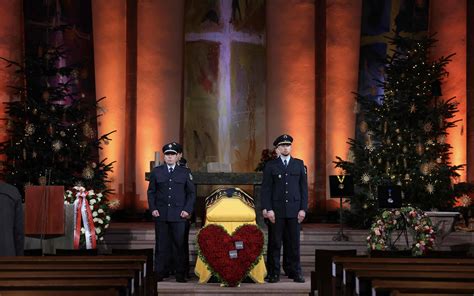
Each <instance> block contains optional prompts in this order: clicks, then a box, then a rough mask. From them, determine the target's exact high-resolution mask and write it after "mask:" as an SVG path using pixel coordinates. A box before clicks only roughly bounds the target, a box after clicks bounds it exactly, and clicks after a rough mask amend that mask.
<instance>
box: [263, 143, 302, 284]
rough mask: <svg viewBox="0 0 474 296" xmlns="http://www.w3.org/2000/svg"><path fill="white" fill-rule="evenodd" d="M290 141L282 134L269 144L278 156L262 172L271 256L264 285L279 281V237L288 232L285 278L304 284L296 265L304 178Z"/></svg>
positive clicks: (298, 251)
mask: <svg viewBox="0 0 474 296" xmlns="http://www.w3.org/2000/svg"><path fill="white" fill-rule="evenodd" d="M292 143H293V138H292V137H291V136H290V135H287V134H284V135H281V136H279V137H278V138H276V139H275V141H274V142H273V145H274V146H277V147H278V150H279V152H280V157H279V158H277V159H274V160H271V161H269V162H268V163H267V164H266V165H265V168H264V170H263V183H262V191H261V196H262V206H263V209H264V210H266V211H267V218H268V219H269V220H270V222H271V223H272V224H273V225H272V227H271V228H270V231H271V232H272V240H273V241H272V243H271V250H270V252H271V255H272V258H273V259H272V263H273V266H272V267H270V269H269V274H270V276H269V279H268V282H270V283H276V282H278V281H280V251H281V246H282V239H283V234H284V232H285V231H288V241H287V244H288V261H289V270H288V272H289V277H290V278H292V279H293V281H295V282H298V283H304V281H305V279H304V277H303V275H302V272H301V264H300V230H301V225H300V224H301V222H302V221H303V219H304V218H305V216H306V211H307V209H308V179H307V175H306V168H305V166H304V163H303V161H302V160H300V159H297V158H293V157H291V155H290V153H291V144H292Z"/></svg>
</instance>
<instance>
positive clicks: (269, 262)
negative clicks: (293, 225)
mask: <svg viewBox="0 0 474 296" xmlns="http://www.w3.org/2000/svg"><path fill="white" fill-rule="evenodd" d="M264 221H265V224H267V227H268V241H267V264H266V267H267V272H268V275H273V274H272V272H273V266H274V263H273V255H272V243H273V230H272V227H273V223H272V222H270V220H268V219H264ZM288 242H289V238H288V228H287V229H286V230H285V232H284V233H283V244H282V245H283V270H284V272H285V274H286V275H289V274H290V269H291V268H290V266H289V265H290V262H289V260H288V251H287V250H288Z"/></svg>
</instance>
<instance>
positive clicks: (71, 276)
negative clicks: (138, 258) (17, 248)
mask: <svg viewBox="0 0 474 296" xmlns="http://www.w3.org/2000/svg"><path fill="white" fill-rule="evenodd" d="M134 277H135V271H133V270H39V271H38V270H33V271H0V280H29V279H51V280H52V279H68V280H72V281H75V280H78V279H119V280H122V279H125V280H126V281H127V282H128V286H127V293H126V294H130V295H133V294H134V290H135V285H134V281H135V280H134ZM0 294H1V293H0Z"/></svg>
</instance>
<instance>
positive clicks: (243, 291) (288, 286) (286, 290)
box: [158, 274, 310, 296]
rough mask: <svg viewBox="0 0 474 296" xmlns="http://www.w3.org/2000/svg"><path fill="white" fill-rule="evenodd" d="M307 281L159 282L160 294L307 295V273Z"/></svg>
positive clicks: (168, 280) (231, 295) (230, 295)
mask: <svg viewBox="0 0 474 296" xmlns="http://www.w3.org/2000/svg"><path fill="white" fill-rule="evenodd" d="M305 277H306V283H295V282H293V281H291V280H289V279H287V278H286V277H283V276H282V277H281V281H280V282H278V283H274V284H267V283H265V284H263V285H262V284H254V283H242V284H240V286H239V287H233V288H229V287H221V286H220V284H216V283H207V284H205V285H202V284H198V283H197V279H195V278H194V279H191V280H190V281H189V282H187V283H183V284H177V283H176V282H175V281H174V279H167V280H165V281H164V282H160V283H158V294H159V295H160V296H162V295H202V296H204V295H224V296H226V295H229V296H235V295H258V296H266V295H292V296H293V295H295V296H300V295H301V296H303V295H305V296H307V295H308V294H309V292H310V277H309V274H307V275H305Z"/></svg>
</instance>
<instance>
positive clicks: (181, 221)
mask: <svg viewBox="0 0 474 296" xmlns="http://www.w3.org/2000/svg"><path fill="white" fill-rule="evenodd" d="M162 150H163V154H164V159H165V164H163V165H160V166H157V167H155V168H154V169H153V170H152V172H151V174H150V183H149V185H148V206H149V208H150V212H151V213H152V215H153V217H155V236H156V244H155V272H156V279H157V281H162V280H163V278H165V277H166V276H168V273H169V270H166V265H167V264H166V263H167V260H168V258H169V257H170V256H173V257H174V258H175V259H176V264H175V268H176V281H177V282H186V276H185V269H186V262H185V247H184V242H185V232H186V231H185V228H186V223H185V222H186V219H187V218H188V217H189V215H190V214H191V213H192V211H193V208H194V202H195V199H196V196H195V188H194V184H193V182H192V175H191V173H190V171H189V169H188V168H185V167H181V166H179V165H177V161H178V151H179V144H178V143H176V142H172V143H169V144H166V145H165V146H163V149H162ZM170 242H171V244H172V245H173V247H172V248H169V245H168V244H169V243H170ZM170 250H172V251H171V253H174V254H170Z"/></svg>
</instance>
